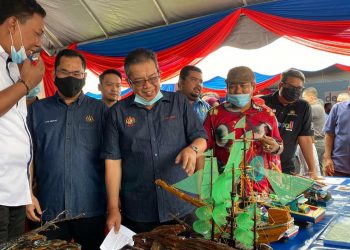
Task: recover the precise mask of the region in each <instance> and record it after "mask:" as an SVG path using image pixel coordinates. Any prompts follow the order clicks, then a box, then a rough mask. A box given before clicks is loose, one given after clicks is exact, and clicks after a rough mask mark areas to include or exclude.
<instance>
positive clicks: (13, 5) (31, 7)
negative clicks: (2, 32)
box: [0, 0, 46, 24]
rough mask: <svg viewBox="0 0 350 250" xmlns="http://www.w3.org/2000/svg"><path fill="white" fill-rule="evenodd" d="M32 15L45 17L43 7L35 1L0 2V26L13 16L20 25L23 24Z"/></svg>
mask: <svg viewBox="0 0 350 250" xmlns="http://www.w3.org/2000/svg"><path fill="white" fill-rule="evenodd" d="M34 14H38V15H40V16H42V17H45V16H46V12H45V10H44V9H43V7H41V6H40V4H38V3H37V2H36V1H35V0H0V24H3V23H4V22H5V20H6V19H7V18H9V17H11V16H15V17H16V18H17V19H18V20H19V21H20V22H21V23H24V22H25V21H27V19H28V18H30V17H32V16H33V15H34Z"/></svg>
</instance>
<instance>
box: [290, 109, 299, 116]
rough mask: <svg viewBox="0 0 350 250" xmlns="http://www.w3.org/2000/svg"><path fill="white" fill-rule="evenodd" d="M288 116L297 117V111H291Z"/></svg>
mask: <svg viewBox="0 0 350 250" xmlns="http://www.w3.org/2000/svg"><path fill="white" fill-rule="evenodd" d="M288 115H292V116H297V113H296V112H295V110H291V111H289V113H288Z"/></svg>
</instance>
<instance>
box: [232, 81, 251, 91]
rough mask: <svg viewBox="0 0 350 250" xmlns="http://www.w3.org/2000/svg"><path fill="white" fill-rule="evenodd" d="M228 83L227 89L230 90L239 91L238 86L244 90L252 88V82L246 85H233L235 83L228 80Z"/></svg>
mask: <svg viewBox="0 0 350 250" xmlns="http://www.w3.org/2000/svg"><path fill="white" fill-rule="evenodd" d="M226 83H227V88H228V89H229V90H236V89H238V86H239V87H240V88H241V89H243V90H247V89H248V88H250V87H251V86H252V85H251V83H250V82H246V83H233V82H229V81H227V80H226Z"/></svg>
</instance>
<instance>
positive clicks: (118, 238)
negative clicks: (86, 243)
mask: <svg viewBox="0 0 350 250" xmlns="http://www.w3.org/2000/svg"><path fill="white" fill-rule="evenodd" d="M134 235H135V233H134V232H133V231H131V230H130V229H129V228H127V227H124V226H123V225H120V229H119V232H118V233H117V234H116V233H115V232H114V227H113V228H112V229H111V231H109V233H108V234H107V236H106V238H105V240H104V241H103V242H102V245H101V246H100V249H101V250H119V249H121V248H122V247H123V246H125V245H127V244H129V245H131V246H132V245H134V241H133V240H132V236H134Z"/></svg>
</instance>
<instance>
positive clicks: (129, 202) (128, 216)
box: [102, 49, 206, 233]
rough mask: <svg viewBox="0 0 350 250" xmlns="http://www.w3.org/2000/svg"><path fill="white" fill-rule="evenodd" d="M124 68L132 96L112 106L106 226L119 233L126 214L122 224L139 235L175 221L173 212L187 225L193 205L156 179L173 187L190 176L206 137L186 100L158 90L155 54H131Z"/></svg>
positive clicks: (105, 152) (108, 127) (106, 136)
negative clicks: (158, 182) (157, 182)
mask: <svg viewBox="0 0 350 250" xmlns="http://www.w3.org/2000/svg"><path fill="white" fill-rule="evenodd" d="M124 69H125V73H126V75H127V77H128V81H129V84H130V86H131V88H132V89H133V91H134V95H131V96H130V97H128V98H125V99H124V100H122V101H119V102H117V104H115V105H114V106H112V107H111V108H110V110H109V115H108V119H107V122H106V129H105V134H104V147H103V151H102V157H103V158H105V159H106V161H105V163H106V186H107V194H108V199H107V200H108V219H107V226H108V228H109V229H111V228H112V227H113V226H114V227H115V229H116V230H118V229H119V226H120V223H121V215H122V216H123V221H122V223H123V224H124V225H126V226H127V227H129V228H131V229H132V230H133V231H135V232H137V233H139V232H145V231H150V230H152V229H153V228H155V227H157V226H160V225H163V224H169V223H175V221H174V220H173V218H172V216H171V215H172V214H173V215H176V216H178V217H179V218H182V219H184V220H185V221H186V219H188V218H189V217H190V216H189V215H190V214H191V213H192V212H193V210H194V207H193V206H192V205H190V204H189V203H186V202H184V201H182V200H181V199H179V198H176V197H175V196H174V195H172V194H170V193H168V192H167V191H165V190H163V189H161V188H160V187H157V186H156V184H155V180H156V179H163V180H164V181H166V182H167V183H169V184H174V183H176V182H178V181H180V180H182V179H184V178H185V177H187V175H191V174H192V173H193V172H194V171H195V166H196V158H197V157H199V155H200V154H201V153H202V152H203V151H204V150H205V148H206V140H205V138H206V133H205V131H204V129H203V126H202V124H201V122H200V121H199V119H198V118H197V117H196V113H195V112H194V110H193V108H192V107H191V105H190V104H189V102H188V101H187V99H186V97H185V96H183V95H182V94H180V93H170V92H162V91H160V75H159V67H158V62H157V58H156V55H155V53H154V52H152V51H149V50H146V49H137V50H135V51H133V52H131V53H130V54H129V55H128V56H127V57H126V58H125V63H124ZM119 190H120V193H119ZM119 194H120V203H119V200H118V197H119ZM120 208H121V212H120V210H119V209H120Z"/></svg>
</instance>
